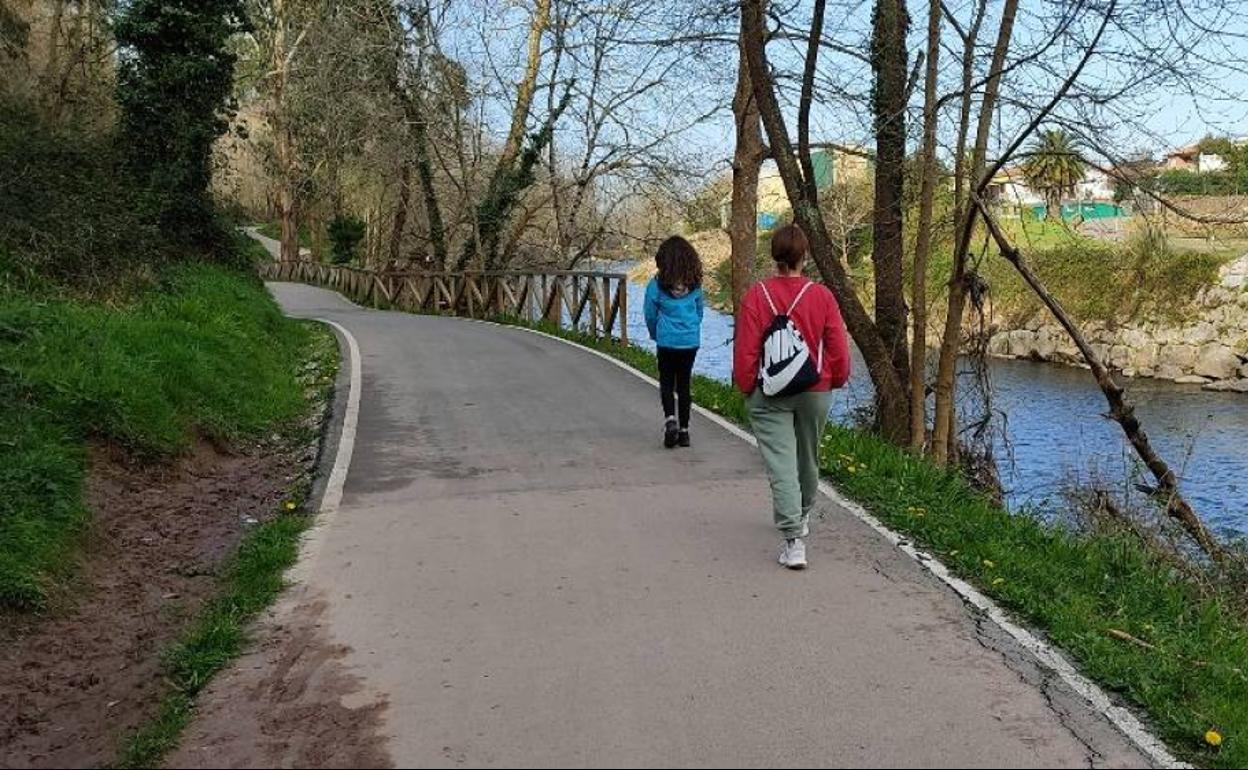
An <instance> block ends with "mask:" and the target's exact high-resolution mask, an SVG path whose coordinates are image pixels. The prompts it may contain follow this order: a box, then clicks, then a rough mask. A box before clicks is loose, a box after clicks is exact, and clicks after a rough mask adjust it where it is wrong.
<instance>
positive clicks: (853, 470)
mask: <svg viewBox="0 0 1248 770" xmlns="http://www.w3.org/2000/svg"><path fill="white" fill-rule="evenodd" d="M845 470H847V471H849V472H850V473H857V472H858V469H857V468H855V467H854V466H852V465H851V466H849V467H848V468H846V469H845Z"/></svg>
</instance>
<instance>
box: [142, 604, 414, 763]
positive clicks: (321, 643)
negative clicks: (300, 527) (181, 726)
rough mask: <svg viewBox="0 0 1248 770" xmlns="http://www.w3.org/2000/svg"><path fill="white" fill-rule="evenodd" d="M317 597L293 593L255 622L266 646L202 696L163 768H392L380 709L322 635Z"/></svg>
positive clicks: (381, 699) (381, 702) (379, 701)
mask: <svg viewBox="0 0 1248 770" xmlns="http://www.w3.org/2000/svg"><path fill="white" fill-rule="evenodd" d="M324 610H325V603H324V601H322V600H320V599H317V598H315V597H311V596H309V595H308V594H307V590H306V589H299V588H296V589H294V590H292V592H291V593H289V594H288V595H287V596H286V597H284V598H283V599H282V600H281V601H279V603H278V606H277V608H276V609H275V610H274V611H273V612H272V613H271V615H270V617H269V618H268V620H267V621H266V622H264V623H263V624H262V628H261V629H260V636H261V638H262V639H263V642H262V643H261V644H260V645H258V646H257V647H255V648H254V649H252V650H251V651H249V652H247V653H246V654H245V655H243V656H242V657H241V658H240V659H239V660H238V662H237V664H236V665H234V666H231V667H230V668H229V669H228V670H227V671H224V672H222V673H221V675H220V676H218V677H217V678H216V679H214V680H213V682H212V684H211V685H209V687H208V688H207V690H206V691H205V692H203V693H202V694H201V695H200V699H199V700H200V703H199V705H198V707H197V715H196V719H195V721H194V722H193V723H192V724H191V726H190V728H188V730H187V732H186V734H185V735H184V736H183V739H182V745H181V747H180V748H179V749H178V750H177V751H175V752H174V753H173V755H172V756H170V757H169V759H168V761H167V763H166V764H167V766H168V767H179V768H181V767H188V768H249V767H318V768H326V767H344V768H346V767H351V768H357V767H391V766H392V762H391V760H390V757H389V754H388V753H387V752H386V749H385V745H384V739H383V738H382V737H381V726H382V717H383V713H384V711H385V708H386V706H387V701H386V698H385V696H384V695H383V694H378V693H369V692H368V691H366V689H365V687H364V685H363V683H362V682H361V681H360V680H359V679H358V678H357V677H355V676H353V675H352V674H351V673H349V672H348V671H347V670H346V668H345V667H344V666H343V664H342V662H341V659H342V657H343V656H344V655H345V654H346V652H348V650H347V648H345V647H343V646H342V645H337V644H334V643H333V642H332V640H330V639H328V638H327V637H326V634H325V631H324V630H323V628H322V623H321V622H320V620H321V615H322V613H323V612H324Z"/></svg>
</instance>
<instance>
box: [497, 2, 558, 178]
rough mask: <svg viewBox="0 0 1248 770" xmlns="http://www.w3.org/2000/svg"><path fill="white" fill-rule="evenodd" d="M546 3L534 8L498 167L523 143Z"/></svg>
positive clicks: (545, 22) (547, 23) (546, 22)
mask: <svg viewBox="0 0 1248 770" xmlns="http://www.w3.org/2000/svg"><path fill="white" fill-rule="evenodd" d="M550 4H551V0H537V7H536V8H535V9H534V10H533V19H532V21H531V22H530V24H529V37H528V46H527V47H528V53H527V55H526V61H525V68H524V78H523V79H522V80H521V81H520V83H519V84H518V85H517V87H516V106H515V108H514V109H512V111H511V128H510V129H509V130H508V132H507V141H506V142H504V143H503V151H502V153H501V154H500V155H499V156H498V165H499V167H500V168H510V167H511V164H512V163H513V162H514V161H515V159H516V156H517V155H519V154H520V146H521V144H522V143H523V142H524V127H525V126H526V125H527V124H528V121H529V108H530V106H531V105H532V103H533V94H534V92H535V91H536V90H537V74H538V70H539V69H540V68H541V64H542V36H543V35H544V34H546V28H547V27H548V26H550Z"/></svg>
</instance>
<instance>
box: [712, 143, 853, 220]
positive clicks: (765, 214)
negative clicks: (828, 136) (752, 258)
mask: <svg viewBox="0 0 1248 770" xmlns="http://www.w3.org/2000/svg"><path fill="white" fill-rule="evenodd" d="M810 162H811V165H812V166H813V167H814V170H815V186H816V187H817V188H818V189H820V190H826V189H827V188H829V187H831V186H832V185H834V184H842V183H849V182H854V181H861V180H865V179H867V178H868V177H869V176H870V173H871V160H870V157H869V154H868V151H867V150H866V149H865V148H862V147H858V146H847V147H829V148H822V149H818V150H815V151H814V152H812V153H811V154H810ZM789 209H790V206H789V195H788V192H786V191H785V189H784V180H783V179H782V178H781V177H780V170H779V169H778V168H776V164H775V162H774V161H767V162H766V163H765V164H763V167H762V169H761V170H760V171H759V174H758V229H760V230H770V229H772V228H774V227H775V226H776V225H777V224H779V223H780V220H781V219H782V218H783V217H784V215H785V214H786V213H787V212H788V211H789ZM731 218H732V194H731V193H729V194H728V195H725V196H724V197H723V198H722V199H721V200H720V202H719V222H720V226H721V227H723V228H724V229H727V228H728V222H729V220H730V219H731Z"/></svg>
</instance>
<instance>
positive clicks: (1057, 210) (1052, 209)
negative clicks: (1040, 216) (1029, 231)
mask: <svg viewBox="0 0 1248 770" xmlns="http://www.w3.org/2000/svg"><path fill="white" fill-rule="evenodd" d="M1044 218H1045V219H1047V220H1049V221H1050V222H1060V221H1062V199H1061V196H1059V195H1054V194H1053V193H1049V202H1048V205H1047V207H1046V208H1045V211H1044Z"/></svg>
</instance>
